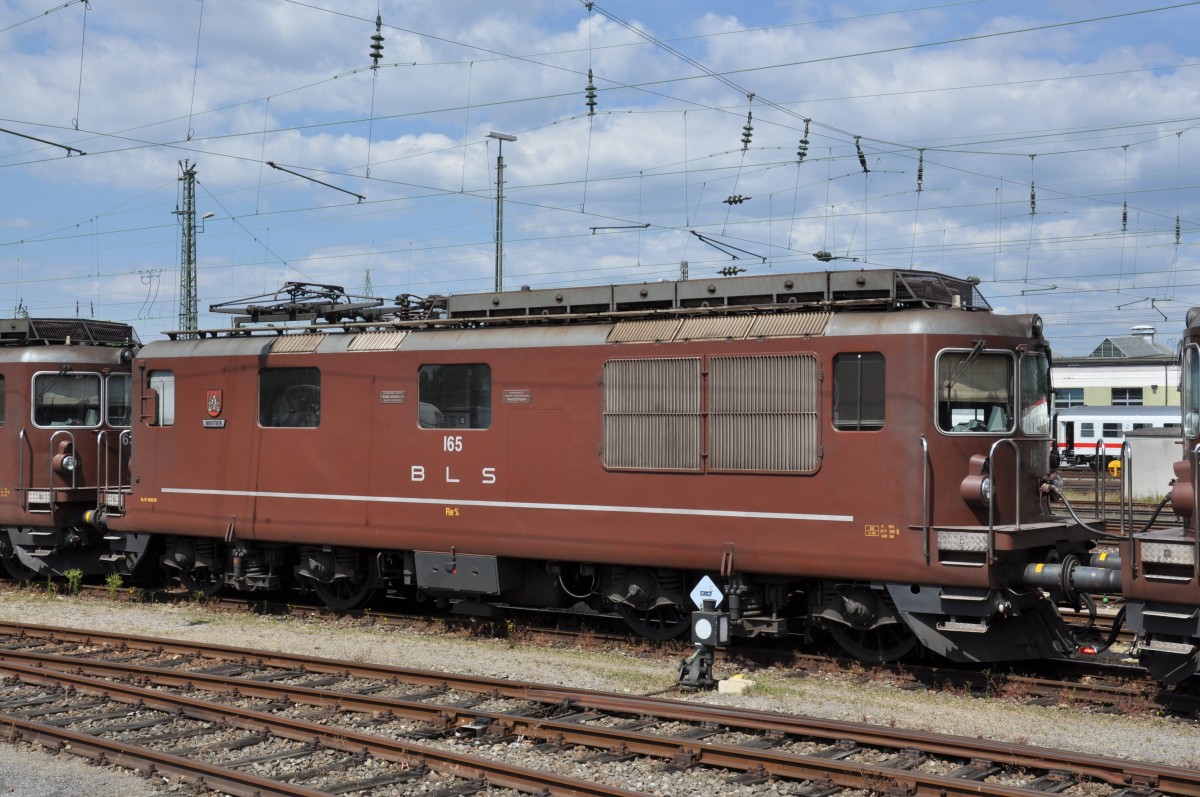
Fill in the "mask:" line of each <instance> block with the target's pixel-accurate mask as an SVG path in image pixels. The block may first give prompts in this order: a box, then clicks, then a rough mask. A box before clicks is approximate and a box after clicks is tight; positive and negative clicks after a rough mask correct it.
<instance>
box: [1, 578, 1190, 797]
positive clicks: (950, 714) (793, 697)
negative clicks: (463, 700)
mask: <svg viewBox="0 0 1200 797" xmlns="http://www.w3.org/2000/svg"><path fill="white" fill-rule="evenodd" d="M0 618H3V619H5V620H8V621H12V622H25V623H36V624H40V625H51V626H63V627H71V628H83V629H95V630H103V631H110V632H111V631H118V632H124V633H128V634H131V635H142V636H163V637H171V638H175V639H181V640H190V641H197V642H212V643H217V644H223V645H234V646H240V647H248V648H262V649H266V650H278V651H285V652H290V653H300V654H309V655H315V656H323V657H327V658H336V659H350V660H355V661H363V662H372V663H381V664H392V665H395V666H399V667H406V668H412V669H422V670H435V671H446V672H456V673H467V674H474V675H485V676H490V677H495V678H513V679H519V680H524V681H532V682H540V683H548V684H560V685H570V686H573V687H582V688H589V689H601V690H610V691H616V692H627V693H635V694H644V693H651V692H660V691H662V690H666V689H669V688H670V687H671V686H672V685H673V684H674V682H675V679H676V677H677V675H678V664H679V662H678V660H677V659H676V658H673V657H663V656H652V655H646V654H644V653H642V652H640V651H635V650H631V649H629V648H628V647H625V646H617V645H613V644H607V645H602V644H597V645H595V646H593V648H594V649H588V650H582V649H567V648H561V649H556V648H550V647H545V646H540V645H539V646H538V647H536V649H533V648H531V647H530V646H528V645H523V644H521V643H520V642H516V641H511V640H504V639H480V638H478V637H471V636H468V635H466V634H460V633H458V632H453V631H449V630H447V629H445V628H441V629H439V628H438V626H437V624H434V626H433V627H432V628H431V630H429V631H423V630H413V629H411V628H403V627H400V626H396V625H388V624H383V623H378V624H369V623H364V622H354V621H332V620H330V619H328V618H321V617H312V618H307V619H305V618H276V617H265V616H261V615H253V614H228V613H217V612H212V611H209V610H207V609H205V608H204V607H202V606H197V605H194V604H182V605H179V604H132V603H122V602H109V601H103V600H101V601H97V600H92V599H88V598H79V597H66V596H51V595H47V594H44V593H37V592H33V591H29V592H19V593H4V594H0ZM733 674H734V672H733V671H731V670H729V668H728V667H727V666H725V665H722V664H718V665H717V672H716V675H717V676H718V677H728V676H730V675H733ZM748 676H749V677H751V678H753V679H754V681H755V686H754V687H753V688H751V689H750V690H749V691H748V692H747V693H746V694H742V695H732V694H726V695H719V694H717V693H715V692H704V693H699V694H690V695H686V696H685V695H683V694H682V693H677V692H668V693H667V694H664V695H661V696H663V697H672V696H683V697H685V699H689V700H702V701H706V702H712V703H721V704H727V705H735V706H740V707H745V708H754V709H761V710H766V711H782V712H788V713H793V714H800V715H808V716H814V717H820V718H824V719H834V720H842V721H851V722H866V723H871V724H875V725H884V726H891V727H904V728H913V729H920V730H926V731H934V732H938V733H947V734H953V735H957V736H965V737H971V738H981V739H989V740H994V741H1006V742H1014V743H1018V744H1029V745H1036V746H1043V747H1053V748H1062V749H1068V750H1075V751H1078V752H1082V753H1091V754H1098V755H1115V756H1120V757H1125V758H1130V759H1135V760H1140V761H1150V762H1159V763H1164V764H1170V765H1173V766H1182V767H1195V768H1200V723H1197V722H1196V721H1192V720H1181V719H1177V718H1172V717H1161V716H1145V715H1143V716H1137V717H1126V716H1120V715H1117V714H1114V713H1103V712H1099V711H1097V710H1096V709H1094V708H1090V707H1087V706H1076V707H1071V706H1049V707H1047V706H1039V705H1022V704H1019V703H1017V702H1013V701H1004V700H994V699H980V698H973V697H968V696H962V695H957V694H952V693H950V692H944V691H943V692H925V691H921V690H916V691H914V690H912V689H911V688H902V687H901V685H900V684H889V683H886V682H881V681H878V680H871V681H866V680H865V679H863V678H862V677H861V674H859V673H854V672H848V673H838V672H831V673H820V674H817V673H809V674H807V676H805V677H797V675H796V674H795V673H790V672H789V671H787V670H784V669H768V670H764V671H758V672H754V673H748ZM75 778H82V780H74V779H75ZM173 791H175V789H173V788H171V787H170V786H169V785H164V784H163V783H162V782H161V781H160V782H158V783H153V782H148V781H145V780H142V779H140V778H137V777H134V776H125V775H122V774H121V773H120V771H119V770H115V769H105V768H100V767H94V766H89V765H87V764H84V763H82V762H79V761H77V760H74V759H72V758H71V757H69V756H50V755H48V754H46V753H43V752H39V751H35V750H32V749H30V748H28V747H27V746H23V745H21V746H14V745H8V744H3V745H0V795H4V794H20V795H29V797H51V796H52V795H75V794H96V795H106V794H113V795H118V794H119V795H121V796H122V797H145V796H146V795H159V794H168V793H172V792H173Z"/></svg>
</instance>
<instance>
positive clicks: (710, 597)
mask: <svg viewBox="0 0 1200 797" xmlns="http://www.w3.org/2000/svg"><path fill="white" fill-rule="evenodd" d="M691 598H692V603H694V604H696V608H697V609H700V610H701V611H703V610H704V602H705V601H712V602H713V606H720V605H721V602H722V601H724V600H725V593H723V592H721V588H720V587H718V586H717V585H716V583H715V582H714V581H713V580H712V579H711V578H709V577H708V576H705V577H704V578H702V579H700V583H698V584H697V585H696V588H695V589H693V590H692V594H691Z"/></svg>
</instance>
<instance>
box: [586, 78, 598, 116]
mask: <svg viewBox="0 0 1200 797" xmlns="http://www.w3.org/2000/svg"><path fill="white" fill-rule="evenodd" d="M584 105H586V106H587V108H588V116H595V115H596V86H595V83H594V81H593V80H592V70H590V69H589V70H588V84H587V102H585V103H584Z"/></svg>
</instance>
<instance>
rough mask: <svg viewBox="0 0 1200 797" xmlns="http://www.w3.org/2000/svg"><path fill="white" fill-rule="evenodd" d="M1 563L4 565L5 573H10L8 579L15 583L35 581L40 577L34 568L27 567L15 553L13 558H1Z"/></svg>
mask: <svg viewBox="0 0 1200 797" xmlns="http://www.w3.org/2000/svg"><path fill="white" fill-rule="evenodd" d="M0 562H3V563H4V572H6V573H8V577H9V578H11V579H12V580H13V581H33V580H34V579H36V578H37V577H38V574H37V573H36V572H35V571H34V570H33V568H31V567H26V566H25V563H24V562H22V561H21V560H20V559H18V558H17V555H16V554H15V553H14V554H13V555H12V556H5V557H0Z"/></svg>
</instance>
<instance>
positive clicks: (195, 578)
mask: <svg viewBox="0 0 1200 797" xmlns="http://www.w3.org/2000/svg"><path fill="white" fill-rule="evenodd" d="M179 583H180V584H182V585H183V588H184V589H186V590H187V591H188V592H189V593H190V594H192V595H195V594H197V593H199V594H201V595H203V596H204V597H205V598H211V597H212V596H214V595H216V594H217V593H218V592H220V591H221V588H222V587H224V586H225V579H223V578H221V574H220V573H214V572H213V571H212V570H210V569H209V568H207V567H201V568H197V569H196V570H181V571H179Z"/></svg>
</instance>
